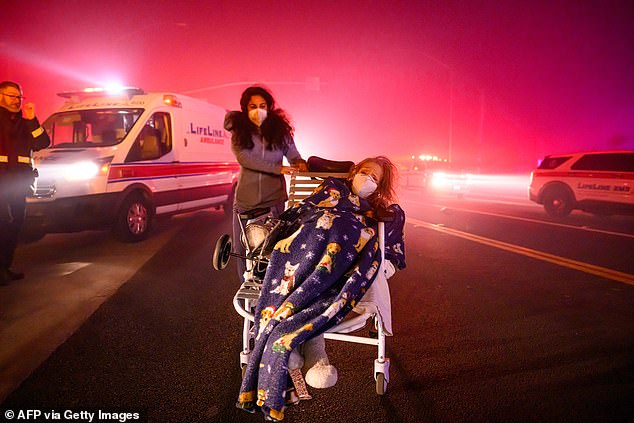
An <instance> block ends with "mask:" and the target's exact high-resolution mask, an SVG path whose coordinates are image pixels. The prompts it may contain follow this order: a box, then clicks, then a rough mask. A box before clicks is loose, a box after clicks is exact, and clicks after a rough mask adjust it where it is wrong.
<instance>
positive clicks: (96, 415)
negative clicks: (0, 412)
mask: <svg viewBox="0 0 634 423" xmlns="http://www.w3.org/2000/svg"><path fill="white" fill-rule="evenodd" d="M4 417H5V418H6V419H7V420H17V421H20V420H26V421H34V422H41V421H49V420H55V421H61V422H89V423H92V422H120V423H125V422H128V421H142V420H145V418H144V416H143V415H142V413H139V412H109V411H102V410H95V411H86V410H82V411H74V410H64V411H55V410H16V411H13V410H5V412H4Z"/></svg>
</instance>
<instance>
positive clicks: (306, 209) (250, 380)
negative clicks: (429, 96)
mask: <svg viewBox="0 0 634 423" xmlns="http://www.w3.org/2000/svg"><path fill="white" fill-rule="evenodd" d="M395 173H396V169H395V166H394V165H393V164H392V163H391V162H390V161H389V159H387V158H385V157H382V156H380V157H374V158H369V159H365V160H363V161H362V162H360V163H359V164H357V165H356V166H354V168H353V169H352V171H351V173H350V176H349V178H348V180H341V179H336V178H330V177H329V178H326V179H325V180H324V182H323V183H322V184H321V185H320V186H319V188H318V189H316V190H315V192H314V193H313V194H312V195H310V196H309V197H308V198H306V199H305V200H304V201H302V202H301V203H299V204H297V205H296V206H295V207H293V208H290V209H288V210H286V211H285V212H284V213H282V215H281V216H280V218H281V219H283V220H284V221H286V222H287V224H288V226H287V229H286V231H285V233H284V234H283V235H282V239H280V240H279V241H278V242H277V243H276V244H275V247H274V250H273V252H272V253H271V257H270V259H269V265H268V268H267V270H266V274H265V277H264V280H263V283H262V288H261V294H260V297H259V300H258V302H257V305H256V308H255V330H256V331H257V334H256V336H255V345H254V348H253V351H252V352H251V354H250V357H249V362H248V364H247V367H246V371H245V374H244V378H243V381H242V386H241V387H240V395H239V398H238V404H237V406H238V407H239V408H242V409H245V410H247V411H251V412H253V411H256V410H261V411H262V412H263V413H264V415H265V417H267V418H268V419H272V420H282V419H283V418H284V409H285V402H286V391H287V387H288V378H289V371H288V362H289V356H290V355H291V352H292V351H293V350H294V349H295V348H297V347H298V346H300V345H302V344H303V343H304V342H305V341H308V340H311V339H313V338H315V337H318V336H322V337H323V333H324V332H325V331H327V330H328V329H330V328H332V327H333V326H335V325H337V324H339V323H341V322H342V320H343V319H344V317H345V316H346V315H347V314H348V313H349V312H350V311H351V310H352V309H353V308H354V307H355V306H356V305H357V303H358V302H359V301H360V300H361V298H362V297H363V296H364V294H365V293H366V292H367V291H368V290H369V289H370V288H371V286H372V284H373V282H374V281H375V279H376V278H377V274H378V273H379V272H377V270H378V269H379V268H380V265H381V260H382V257H381V251H380V250H379V248H378V241H377V220H376V216H377V215H378V214H381V213H385V212H386V211H388V212H390V213H391V215H392V218H391V220H390V221H389V222H386V224H385V226H386V231H385V233H386V236H385V259H386V260H385V265H386V268H387V273H388V274H389V273H390V272H391V273H393V272H394V268H397V269H403V268H404V267H405V255H404V244H403V226H404V222H405V214H404V212H403V210H402V209H401V208H400V207H399V206H398V205H396V204H391V202H392V201H393V198H394V187H393V184H394V179H395ZM390 268H391V269H390ZM382 277H384V276H383V275H382ZM311 342H314V340H313V341H311Z"/></svg>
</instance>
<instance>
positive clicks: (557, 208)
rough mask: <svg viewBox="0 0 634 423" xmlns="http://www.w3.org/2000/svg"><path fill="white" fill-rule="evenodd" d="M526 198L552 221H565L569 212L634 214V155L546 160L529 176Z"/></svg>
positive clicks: (604, 153)
mask: <svg viewBox="0 0 634 423" xmlns="http://www.w3.org/2000/svg"><path fill="white" fill-rule="evenodd" d="M529 198H530V200H531V201H534V202H536V203H538V204H543V205H544V209H545V210H546V213H548V214H549V215H550V216H552V217H565V216H567V215H568V214H570V212H571V211H572V210H573V209H579V210H583V211H587V212H590V213H595V214H604V215H605V214H612V213H624V214H630V213H634V151H631V150H630V151H594V152H587V153H573V154H558V155H550V156H546V157H545V158H544V160H543V161H542V162H541V164H540V165H539V167H538V168H537V169H535V170H534V171H533V172H531V182H530V189H529Z"/></svg>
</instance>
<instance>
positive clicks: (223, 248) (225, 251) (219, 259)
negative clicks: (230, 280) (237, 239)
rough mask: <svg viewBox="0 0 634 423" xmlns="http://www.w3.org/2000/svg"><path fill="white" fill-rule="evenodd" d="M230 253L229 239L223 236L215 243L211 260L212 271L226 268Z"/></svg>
mask: <svg viewBox="0 0 634 423" xmlns="http://www.w3.org/2000/svg"><path fill="white" fill-rule="evenodd" d="M230 253H231V237H230V236H229V235H227V234H224V235H223V236H221V237H220V238H218V241H216V248H215V249H214V257H213V260H212V263H213V266H214V269H216V270H222V269H224V268H225V267H227V263H229V257H230V256H229V254H230Z"/></svg>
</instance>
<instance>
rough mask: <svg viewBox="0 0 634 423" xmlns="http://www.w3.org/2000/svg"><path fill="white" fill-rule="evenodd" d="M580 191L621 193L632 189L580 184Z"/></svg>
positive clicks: (578, 185)
mask: <svg viewBox="0 0 634 423" xmlns="http://www.w3.org/2000/svg"><path fill="white" fill-rule="evenodd" d="M577 188H578V189H592V190H598V191H610V190H612V191H620V192H630V187H628V186H622V187H621V186H618V185H600V184H584V183H581V182H580V183H578V184H577Z"/></svg>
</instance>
